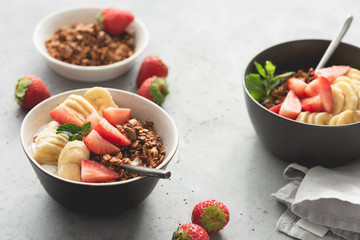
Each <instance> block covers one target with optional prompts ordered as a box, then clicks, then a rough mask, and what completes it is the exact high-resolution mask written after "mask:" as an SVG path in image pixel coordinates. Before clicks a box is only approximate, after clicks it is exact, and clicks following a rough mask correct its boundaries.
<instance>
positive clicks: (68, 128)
mask: <svg viewBox="0 0 360 240" xmlns="http://www.w3.org/2000/svg"><path fill="white" fill-rule="evenodd" d="M90 130H91V122H87V123H84V124H83V125H81V126H78V125H76V124H74V123H65V124H63V125H61V126H59V127H58V128H57V129H56V134H59V133H64V134H66V135H68V136H69V141H70V142H71V141H75V140H79V141H82V139H83V137H84V136H86V135H87V134H88V133H89V132H90Z"/></svg>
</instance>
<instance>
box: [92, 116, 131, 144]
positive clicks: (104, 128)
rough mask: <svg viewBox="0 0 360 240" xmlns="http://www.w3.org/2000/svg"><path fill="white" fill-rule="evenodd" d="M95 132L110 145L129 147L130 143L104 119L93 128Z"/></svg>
mask: <svg viewBox="0 0 360 240" xmlns="http://www.w3.org/2000/svg"><path fill="white" fill-rule="evenodd" d="M95 130H96V131H97V132H98V133H99V134H100V136H101V137H103V138H104V139H106V140H107V141H109V142H111V143H114V144H118V145H122V146H129V145H130V144H131V141H130V140H129V139H127V138H126V137H125V136H124V135H123V134H122V133H121V132H120V131H119V130H118V129H117V128H116V127H114V126H113V125H111V124H110V123H109V122H108V121H107V120H106V119H105V118H102V119H101V120H100V121H99V123H98V124H97V125H96V126H95Z"/></svg>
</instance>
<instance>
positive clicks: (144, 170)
mask: <svg viewBox="0 0 360 240" xmlns="http://www.w3.org/2000/svg"><path fill="white" fill-rule="evenodd" d="M122 167H123V168H125V169H126V170H128V171H130V172H132V173H136V174H139V175H141V176H148V177H157V178H169V177H170V176H171V172H170V171H166V170H163V169H155V168H148V167H141V166H134V165H130V164H123V166H122Z"/></svg>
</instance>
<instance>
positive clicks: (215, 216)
mask: <svg viewBox="0 0 360 240" xmlns="http://www.w3.org/2000/svg"><path fill="white" fill-rule="evenodd" d="M229 220H230V214H229V210H228V208H227V207H226V206H225V205H224V204H223V203H222V202H219V201H217V200H214V199H210V200H206V201H203V202H200V203H198V204H197V205H196V206H195V207H194V209H193V211H192V215H191V221H192V222H193V223H195V224H198V225H200V226H201V227H203V228H204V229H205V230H206V231H207V232H208V233H212V232H218V231H220V230H221V229H223V228H224V227H225V226H226V225H227V224H228V222H229Z"/></svg>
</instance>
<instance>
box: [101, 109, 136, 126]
mask: <svg viewBox="0 0 360 240" xmlns="http://www.w3.org/2000/svg"><path fill="white" fill-rule="evenodd" d="M102 114H103V116H104V118H105V119H106V120H108V122H109V123H111V125H113V126H116V125H123V124H125V123H126V122H127V121H128V120H129V119H130V116H131V109H130V108H117V107H108V108H104V109H103V110H102Z"/></svg>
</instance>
